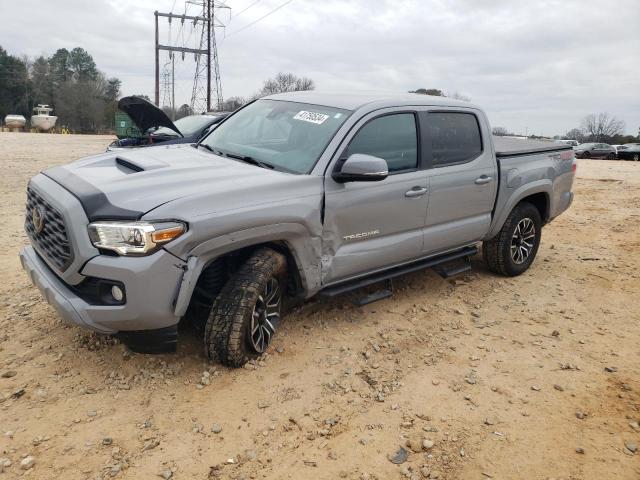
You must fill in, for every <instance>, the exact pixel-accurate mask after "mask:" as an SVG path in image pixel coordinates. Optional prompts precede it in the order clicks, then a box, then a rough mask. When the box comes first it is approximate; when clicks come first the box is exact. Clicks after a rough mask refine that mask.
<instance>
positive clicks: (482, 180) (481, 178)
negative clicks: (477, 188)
mask: <svg viewBox="0 0 640 480" xmlns="http://www.w3.org/2000/svg"><path fill="white" fill-rule="evenodd" d="M492 180H493V177H488V176H486V175H480V176H479V177H478V178H476V182H475V183H476V185H485V184H487V183H489V182H491V181H492Z"/></svg>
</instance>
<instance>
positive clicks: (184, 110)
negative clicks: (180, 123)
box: [176, 103, 193, 120]
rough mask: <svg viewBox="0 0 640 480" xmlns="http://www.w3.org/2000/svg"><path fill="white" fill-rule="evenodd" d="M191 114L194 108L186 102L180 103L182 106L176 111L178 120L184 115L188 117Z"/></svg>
mask: <svg viewBox="0 0 640 480" xmlns="http://www.w3.org/2000/svg"><path fill="white" fill-rule="evenodd" d="M189 115H193V110H191V107H190V106H189V105H187V104H186V103H184V104H182V105H180V108H178V111H177V112H176V120H178V119H180V118H182V117H188V116H189Z"/></svg>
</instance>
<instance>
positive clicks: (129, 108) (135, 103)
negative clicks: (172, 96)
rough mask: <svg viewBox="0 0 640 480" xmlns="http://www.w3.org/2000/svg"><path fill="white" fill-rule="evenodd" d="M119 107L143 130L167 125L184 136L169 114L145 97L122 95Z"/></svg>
mask: <svg viewBox="0 0 640 480" xmlns="http://www.w3.org/2000/svg"><path fill="white" fill-rule="evenodd" d="M118 108H119V109H120V110H122V111H123V112H124V113H126V114H127V115H129V117H130V118H131V120H132V121H133V123H134V124H135V125H136V127H138V128H139V129H140V131H141V132H146V131H147V130H149V129H150V128H160V127H167V128H169V129H171V130H173V131H174V132H176V133H177V134H178V135H180V136H182V133H181V132H180V130H178V127H176V126H175V124H174V123H173V122H172V121H171V120H170V119H169V117H167V114H166V113H164V112H163V111H162V110H160V109H159V108H158V107H156V106H155V105H154V104H153V103H151V102H149V101H148V100H145V99H144V98H140V97H136V96H131V97H122V98H121V99H120V101H119V102H118Z"/></svg>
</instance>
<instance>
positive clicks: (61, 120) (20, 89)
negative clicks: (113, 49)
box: [0, 47, 122, 133]
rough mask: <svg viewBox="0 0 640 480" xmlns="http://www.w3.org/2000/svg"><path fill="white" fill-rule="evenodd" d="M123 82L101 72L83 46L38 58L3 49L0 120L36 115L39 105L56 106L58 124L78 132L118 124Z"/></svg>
mask: <svg viewBox="0 0 640 480" xmlns="http://www.w3.org/2000/svg"><path fill="white" fill-rule="evenodd" d="M121 85H122V82H121V81H120V80H119V79H117V78H115V77H107V76H106V75H105V74H104V73H102V72H100V71H99V70H98V68H97V66H96V63H95V61H94V60H93V57H92V56H91V54H89V53H88V52H87V51H86V50H84V49H83V48H80V47H76V48H73V49H72V50H67V49H66V48H60V49H58V50H56V52H55V53H54V54H53V55H51V56H50V57H45V56H42V55H41V56H39V57H37V58H35V59H33V60H30V59H29V58H27V57H22V58H18V57H16V56H13V55H10V54H9V53H7V51H6V50H4V49H3V48H2V47H0V118H4V117H5V115H7V114H9V113H13V114H20V115H24V116H25V117H26V118H29V117H30V116H31V113H32V111H33V108H34V107H35V106H37V105H38V104H47V105H51V106H53V107H54V114H55V115H57V116H58V122H57V125H58V126H66V127H67V128H69V129H71V130H72V131H74V132H77V133H95V132H102V131H105V130H108V129H111V128H112V127H113V118H114V115H115V111H116V109H117V101H118V97H119V95H120V87H121Z"/></svg>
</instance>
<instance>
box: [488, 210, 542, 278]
mask: <svg viewBox="0 0 640 480" xmlns="http://www.w3.org/2000/svg"><path fill="white" fill-rule="evenodd" d="M541 229H542V219H541V218H540V213H539V212H538V209H537V208H536V207H534V206H533V205H532V204H530V203H527V202H523V203H520V204H519V205H517V206H516V207H515V208H514V209H513V210H512V211H511V213H510V214H509V216H508V217H507V219H506V220H505V222H504V225H503V226H502V229H501V230H500V233H498V235H497V236H496V237H494V238H492V239H491V240H487V241H486V242H484V243H483V244H482V256H483V258H484V262H485V265H486V266H487V268H489V270H492V271H493V272H496V273H500V274H502V275H506V276H509V277H514V276H516V275H520V274H521V273H524V272H525V271H526V270H527V269H528V268H529V267H530V266H531V264H532V263H533V260H534V259H535V257H536V254H537V253H538V247H539V246H540V238H541Z"/></svg>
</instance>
